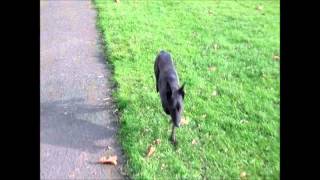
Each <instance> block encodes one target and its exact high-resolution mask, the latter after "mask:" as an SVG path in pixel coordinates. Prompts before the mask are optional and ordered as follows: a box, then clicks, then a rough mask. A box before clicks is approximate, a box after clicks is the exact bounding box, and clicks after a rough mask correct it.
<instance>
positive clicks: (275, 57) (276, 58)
mask: <svg viewBox="0 0 320 180" xmlns="http://www.w3.org/2000/svg"><path fill="white" fill-rule="evenodd" d="M272 59H274V60H276V61H279V60H280V56H277V55H273V57H272Z"/></svg>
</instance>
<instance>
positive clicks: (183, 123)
mask: <svg viewBox="0 0 320 180" xmlns="http://www.w3.org/2000/svg"><path fill="white" fill-rule="evenodd" d="M187 124H189V119H188V118H187V117H182V118H181V122H180V125H181V126H183V125H187Z"/></svg>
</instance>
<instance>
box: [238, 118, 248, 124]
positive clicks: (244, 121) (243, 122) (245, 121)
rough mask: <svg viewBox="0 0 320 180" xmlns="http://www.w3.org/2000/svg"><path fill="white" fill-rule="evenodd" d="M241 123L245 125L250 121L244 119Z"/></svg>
mask: <svg viewBox="0 0 320 180" xmlns="http://www.w3.org/2000/svg"><path fill="white" fill-rule="evenodd" d="M240 123H241V124H245V123H248V121H247V120H245V119H242V120H241V121H240Z"/></svg>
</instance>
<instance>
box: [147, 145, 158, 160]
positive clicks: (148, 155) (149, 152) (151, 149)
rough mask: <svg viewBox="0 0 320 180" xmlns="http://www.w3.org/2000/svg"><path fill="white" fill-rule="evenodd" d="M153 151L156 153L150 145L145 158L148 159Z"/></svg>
mask: <svg viewBox="0 0 320 180" xmlns="http://www.w3.org/2000/svg"><path fill="white" fill-rule="evenodd" d="M155 151H156V148H155V147H153V146H152V145H150V146H149V147H148V152H147V157H150V156H151V155H152V154H153V153H154V152H155Z"/></svg>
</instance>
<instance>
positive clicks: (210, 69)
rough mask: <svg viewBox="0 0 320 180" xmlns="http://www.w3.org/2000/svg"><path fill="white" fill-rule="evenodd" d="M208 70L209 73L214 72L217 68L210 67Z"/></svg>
mask: <svg viewBox="0 0 320 180" xmlns="http://www.w3.org/2000/svg"><path fill="white" fill-rule="evenodd" d="M208 70H209V71H210V72H214V71H216V70H217V67H215V66H210V67H209V68H208Z"/></svg>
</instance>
